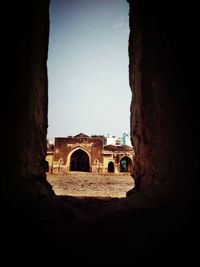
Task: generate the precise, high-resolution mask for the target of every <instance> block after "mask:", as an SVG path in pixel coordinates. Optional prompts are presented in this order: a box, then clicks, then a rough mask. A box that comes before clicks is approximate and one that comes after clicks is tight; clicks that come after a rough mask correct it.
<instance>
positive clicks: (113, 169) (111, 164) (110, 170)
mask: <svg viewBox="0 0 200 267" xmlns="http://www.w3.org/2000/svg"><path fill="white" fill-rule="evenodd" d="M114 171H115V166H114V163H113V162H112V161H110V162H109V163H108V172H114Z"/></svg>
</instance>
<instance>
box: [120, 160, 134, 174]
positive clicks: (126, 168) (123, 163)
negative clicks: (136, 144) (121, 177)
mask: <svg viewBox="0 0 200 267" xmlns="http://www.w3.org/2000/svg"><path fill="white" fill-rule="evenodd" d="M131 167H132V160H131V159H130V158H129V157H123V158H121V160H120V172H131Z"/></svg>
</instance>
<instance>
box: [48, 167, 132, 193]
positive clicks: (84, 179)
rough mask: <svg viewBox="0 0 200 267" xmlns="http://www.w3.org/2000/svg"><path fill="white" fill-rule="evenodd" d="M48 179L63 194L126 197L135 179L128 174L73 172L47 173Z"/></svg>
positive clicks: (56, 190)
mask: <svg viewBox="0 0 200 267" xmlns="http://www.w3.org/2000/svg"><path fill="white" fill-rule="evenodd" d="M47 180H48V182H49V183H50V184H51V185H52V186H53V190H54V192H55V194H56V195H63V196H78V197H113V198H125V197H126V192H128V191H129V190H130V189H132V188H133V187H134V180H133V178H132V177H131V176H130V175H128V174H124V175H123V174H120V175H102V174H92V173H86V172H73V173H69V174H67V175H63V176H62V175H58V174H47Z"/></svg>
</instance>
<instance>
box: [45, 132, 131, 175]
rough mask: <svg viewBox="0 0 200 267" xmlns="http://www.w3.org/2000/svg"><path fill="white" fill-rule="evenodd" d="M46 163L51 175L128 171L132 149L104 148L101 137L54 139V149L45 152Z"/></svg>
mask: <svg viewBox="0 0 200 267" xmlns="http://www.w3.org/2000/svg"><path fill="white" fill-rule="evenodd" d="M46 160H47V161H48V162H49V171H50V172H51V173H61V174H66V173H68V172H71V171H79V172H92V173H104V174H105V173H115V174H117V173H120V172H131V168H132V166H133V161H134V150H133V148H132V147H130V146H127V145H110V144H109V145H107V144H106V142H105V138H104V137H103V136H96V135H92V136H88V135H85V134H83V133H80V134H78V135H75V136H68V137H57V138H55V146H54V149H53V150H52V146H50V147H48V149H47V156H46Z"/></svg>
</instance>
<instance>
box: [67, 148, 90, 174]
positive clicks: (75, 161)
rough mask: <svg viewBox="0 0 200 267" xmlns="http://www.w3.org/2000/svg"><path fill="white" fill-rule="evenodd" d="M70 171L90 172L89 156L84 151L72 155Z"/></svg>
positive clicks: (77, 151) (79, 150) (80, 150)
mask: <svg viewBox="0 0 200 267" xmlns="http://www.w3.org/2000/svg"><path fill="white" fill-rule="evenodd" d="M70 171H79V172H89V171H90V163H89V156H88V155H87V153H86V152H85V151H83V150H82V149H78V150H76V151H75V152H74V153H72V155H71V159H70Z"/></svg>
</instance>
